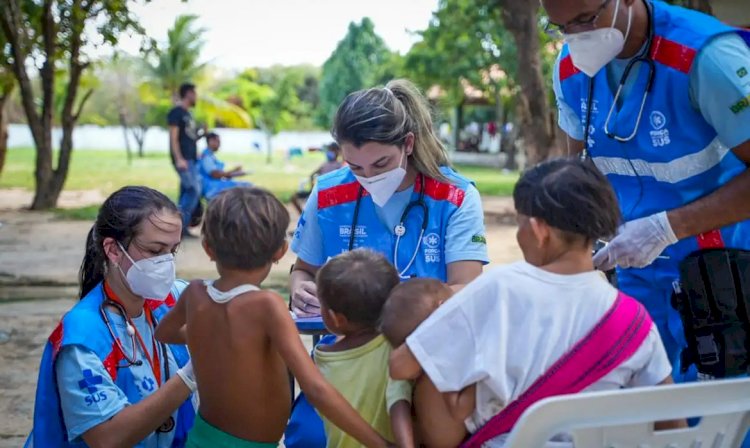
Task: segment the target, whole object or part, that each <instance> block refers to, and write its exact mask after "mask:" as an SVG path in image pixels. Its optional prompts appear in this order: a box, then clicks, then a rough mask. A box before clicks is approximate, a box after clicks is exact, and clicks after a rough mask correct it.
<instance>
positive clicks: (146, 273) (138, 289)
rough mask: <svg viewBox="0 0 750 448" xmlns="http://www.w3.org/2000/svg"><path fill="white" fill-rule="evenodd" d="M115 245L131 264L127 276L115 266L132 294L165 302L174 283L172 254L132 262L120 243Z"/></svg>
mask: <svg viewBox="0 0 750 448" xmlns="http://www.w3.org/2000/svg"><path fill="white" fill-rule="evenodd" d="M117 245H118V246H120V250H122V252H123V253H124V254H125V256H126V257H128V260H130V262H131V263H133V265H132V266H130V269H128V273H127V274H125V273H123V272H122V268H120V266H117V267H118V268H120V273H122V274H123V276H124V277H125V280H127V283H128V286H129V287H130V290H131V291H132V292H133V294H136V295H139V296H141V297H143V298H144V299H151V300H158V301H164V300H166V298H167V296H168V295H169V291H170V290H171V289H172V285H174V281H175V265H174V254H164V255H159V256H157V257H152V258H144V259H143V260H138V261H133V259H132V258H131V257H130V254H128V251H126V250H125V248H123V247H122V245H121V244H120V243H117Z"/></svg>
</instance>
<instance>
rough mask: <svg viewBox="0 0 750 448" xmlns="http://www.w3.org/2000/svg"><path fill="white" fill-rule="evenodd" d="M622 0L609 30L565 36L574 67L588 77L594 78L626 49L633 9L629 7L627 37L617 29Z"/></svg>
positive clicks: (618, 2) (616, 8)
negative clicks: (616, 23) (616, 24)
mask: <svg viewBox="0 0 750 448" xmlns="http://www.w3.org/2000/svg"><path fill="white" fill-rule="evenodd" d="M619 9H620V0H617V2H616V3H615V15H614V17H613V18H612V25H611V26H610V27H609V28H599V29H596V30H591V31H584V32H582V33H575V34H565V42H566V43H567V44H568V48H569V49H570V57H571V58H572V59H573V65H575V66H576V68H578V69H579V70H580V71H582V72H583V73H585V74H586V75H587V76H589V77H591V78H593V77H594V76H596V74H597V73H599V70H601V69H602V68H603V67H604V66H605V65H607V64H609V63H610V62H612V60H613V59H614V58H616V57H617V55H618V54H620V53H622V50H623V48H624V47H625V40H626V39H627V38H628V35H629V34H630V24H631V22H632V20H633V7H632V6H628V28H627V31H626V32H625V35H623V34H622V31H620V30H618V29H617V28H615V21H616V20H617V11H619Z"/></svg>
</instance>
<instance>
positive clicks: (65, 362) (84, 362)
mask: <svg viewBox="0 0 750 448" xmlns="http://www.w3.org/2000/svg"><path fill="white" fill-rule="evenodd" d="M109 318H110V321H111V322H112V328H113V330H114V331H115V333H116V334H117V336H118V337H119V338H120V341H121V343H122V347H123V349H124V350H125V353H126V354H127V355H128V356H130V357H133V353H132V351H133V345H132V343H131V339H130V336H128V334H127V331H126V327H125V321H124V319H123V318H122V316H120V315H119V314H118V313H117V312H113V311H110V313H109ZM133 323H134V324H135V328H136V330H137V331H138V333H140V335H141V337H142V338H143V341H144V343H145V344H146V349H147V350H148V356H149V357H153V353H152V351H153V344H152V343H151V341H152V340H153V339H152V338H153V329H152V328H151V325H149V324H148V322H147V321H146V317H145V314H141V316H139V317H137V318H135V319H133ZM157 347H158V350H159V357H160V358H161V359H163V355H164V354H163V353H162V352H161V346H159V345H157ZM135 351H136V354H135V356H134V357H133V358H134V359H138V360H140V361H143V364H142V365H140V366H131V367H129V368H128V370H129V371H130V373H131V374H132V375H133V377H134V379H135V384H136V388H137V390H138V393H139V394H140V396H141V397H142V398H145V397H147V396H149V395H151V394H152V393H153V392H154V391H156V389H157V388H158V385H157V384H156V379H155V378H154V374H153V372H152V370H151V366H150V364H149V363H148V360H146V358H145V356H143V349H142V348H141V346H140V344H139V343H138V339H137V338H136V344H135ZM166 353H167V354H168V360H169V376H170V377H173V376H175V372H176V371H177V364H176V363H175V359H174V357H173V356H172V354H171V352H170V350H169V349H167V350H166ZM121 364H125V360H123V361H121ZM163 365H164V364H163V361H162V367H163ZM55 373H56V377H57V384H58V387H59V392H60V404H61V407H62V413H63V419H64V421H65V426H66V427H67V429H68V440H69V441H70V442H78V441H80V440H81V439H80V437H81V435H82V434H83V433H85V432H86V431H88V430H89V429H91V428H93V427H95V426H97V425H99V424H101V423H104V422H106V421H107V420H109V419H111V418H112V417H114V416H115V414H117V413H118V412H120V411H121V410H122V409H124V408H125V407H126V406H129V405H130V404H131V403H130V401H129V400H128V397H126V396H125V393H124V392H123V391H122V389H120V388H119V387H118V386H117V385H116V384H115V382H114V381H113V380H112V377H111V376H110V375H109V374H108V373H107V370H106V369H105V368H104V365H103V364H102V361H101V360H100V359H99V357H98V356H96V354H95V353H93V352H92V351H89V350H87V349H85V348H83V347H80V346H75V345H71V346H68V347H65V348H63V350H62V351H61V352H60V354H59V355H58V358H57V362H56V363H55ZM161 376H162V381H166V378H167V372H166V369H164V368H162V372H161ZM172 417H173V418H174V419H175V420H176V419H177V411H175V412H174V413H173V414H172ZM173 439H174V429H173V430H172V431H170V432H167V433H158V432H154V433H151V435H149V436H148V437H147V438H146V439H145V440H143V441H142V442H141V443H139V444H138V445H136V447H138V448H167V447H170V446H171V445H172V440H173Z"/></svg>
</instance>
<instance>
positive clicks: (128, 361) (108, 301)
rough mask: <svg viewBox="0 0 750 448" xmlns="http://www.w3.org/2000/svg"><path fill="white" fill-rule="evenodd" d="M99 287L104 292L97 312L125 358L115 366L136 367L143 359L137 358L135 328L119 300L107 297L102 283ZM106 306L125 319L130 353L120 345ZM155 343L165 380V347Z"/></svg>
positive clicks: (167, 362) (120, 367)
mask: <svg viewBox="0 0 750 448" xmlns="http://www.w3.org/2000/svg"><path fill="white" fill-rule="evenodd" d="M101 288H102V294H104V300H102V303H101V305H99V312H100V313H101V316H102V320H103V321H104V325H106V326H107V330H108V331H109V334H110V335H111V336H112V339H113V340H114V343H115V345H117V348H118V349H119V350H120V353H121V354H122V357H123V358H124V360H125V364H119V365H117V366H116V367H117V368H118V369H127V368H129V367H132V366H136V367H139V366H142V365H143V361H142V360H140V359H138V358H137V356H138V355H137V354H138V351H137V350H138V349H137V346H136V343H135V331H136V330H135V327H133V325H132V324H131V323H130V321H129V320H128V318H127V312H126V310H125V307H123V306H122V304H121V303H120V302H118V301H116V300H113V299H112V298H111V297H109V294H107V289H106V288H105V287H104V285H103V284H102V286H101ZM107 306H112V307H114V308H116V309H117V312H118V313H120V315H121V316H122V318H123V320H124V321H125V329H126V332H127V333H128V336H130V343H131V348H132V351H131V352H130V353H131V354H130V355H128V352H127V351H125V347H124V346H123V345H122V341H121V340H120V338H119V337H118V336H117V333H116V332H115V330H114V329H113V328H112V322H111V321H110V319H109V313H108V312H107ZM151 330H152V332H153V331H155V329H154V328H152V329H151ZM152 337H153V333H152ZM157 345H158V347H159V351H160V352H161V359H164V361H165V362H164V373H165V375H164V377H165V380H166V379H169V377H170V372H169V360H168V358H166V357H165V354H166V353H167V351H166V347H165V345H164V343H163V342H159V343H158V344H157ZM159 368H161V366H159Z"/></svg>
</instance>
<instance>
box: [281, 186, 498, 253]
mask: <svg viewBox="0 0 750 448" xmlns="http://www.w3.org/2000/svg"><path fill="white" fill-rule="evenodd" d="M411 195H412V189H411V188H407V189H406V190H404V191H400V192H397V193H396V194H394V195H393V197H392V198H391V199H390V200H389V201H388V202H387V203H386V204H385V207H376V213H377V215H378V218H379V219H380V221H381V222H382V223H383V224H384V225H385V226H386V227H387V228H389V229H392V228H394V227H395V226H396V224H398V222H399V220H400V219H401V214H402V213H403V211H404V209H406V206H407V204H408V203H409V199H410V198H411ZM348 224H350V223H342V225H348ZM484 234H485V230H484V212H483V211H482V201H481V199H480V197H479V191H477V189H476V187H474V186H473V185H471V186H469V187H468V188H467V189H466V195H465V197H464V201H463V203H462V204H461V207H460V208H459V209H458V210H457V211H456V213H455V214H453V216H452V217H451V219H450V221H449V222H448V227H447V230H446V235H445V262H446V263H453V262H456V261H469V260H471V261H481V262H482V263H488V262H489V257H488V255H487V245H486V243H484V242H483V241H484V239H483V237H484ZM474 236H481V237H482V238H481V241H478V240H477V239H476V238H473V237H474ZM322 239H323V233H322V231H321V230H320V226H319V225H318V188H317V186H315V187H313V191H312V193H310V197H309V198H308V200H307V203H306V204H305V209H304V211H303V213H302V216H301V217H300V221H299V224H298V226H297V231H296V232H295V233H294V239H293V240H292V251H293V252H294V253H296V254H297V256H298V257H299V258H300V259H302V260H303V261H304V262H305V263H308V264H311V265H313V266H322V265H323V264H324V263H325V262H326V257H325V256H324V254H323V242H322Z"/></svg>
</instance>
